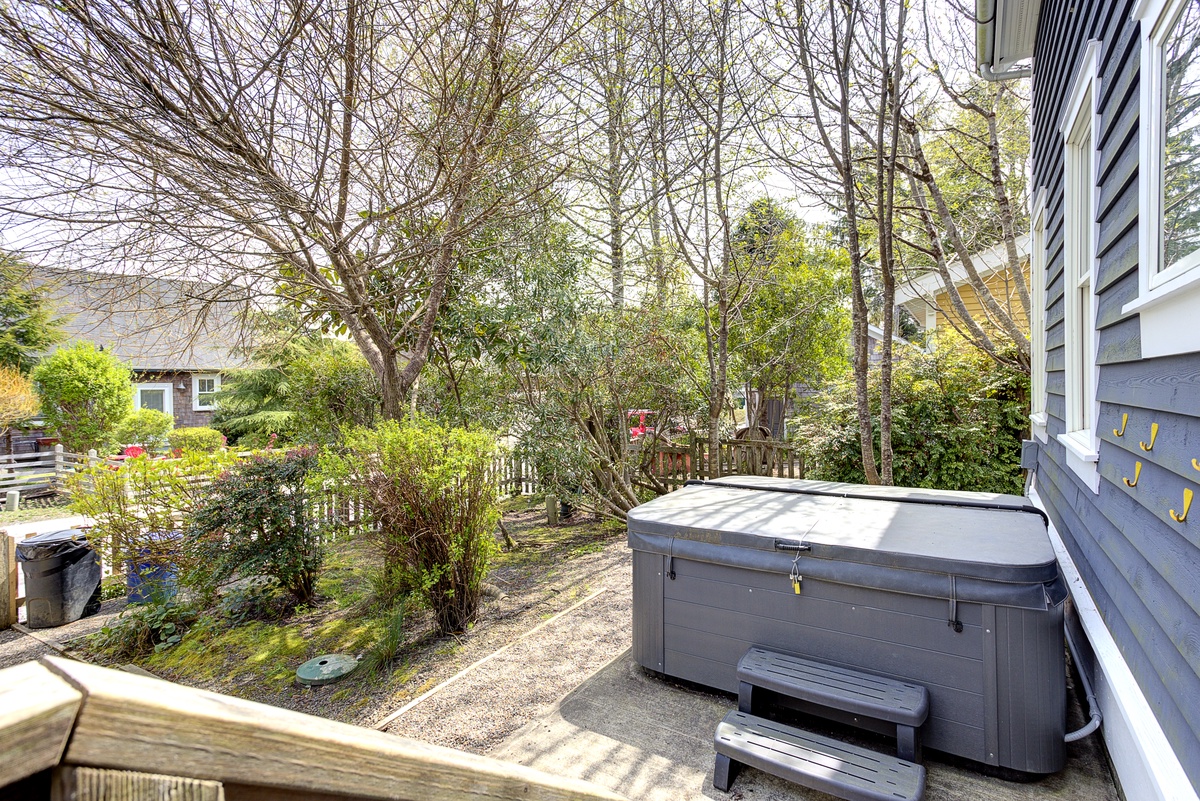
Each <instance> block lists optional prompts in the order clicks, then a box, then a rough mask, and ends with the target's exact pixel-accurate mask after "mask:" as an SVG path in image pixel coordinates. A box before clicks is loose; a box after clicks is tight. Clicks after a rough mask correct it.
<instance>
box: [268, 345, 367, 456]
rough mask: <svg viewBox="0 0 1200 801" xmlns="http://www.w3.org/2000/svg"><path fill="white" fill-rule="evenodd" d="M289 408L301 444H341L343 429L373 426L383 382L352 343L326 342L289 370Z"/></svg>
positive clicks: (291, 365) (293, 363) (298, 360)
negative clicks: (380, 383)
mask: <svg viewBox="0 0 1200 801" xmlns="http://www.w3.org/2000/svg"><path fill="white" fill-rule="evenodd" d="M287 375H288V405H289V407H290V408H291V409H292V410H293V411H294V412H295V418H294V420H295V431H296V437H297V438H298V439H299V440H300V441H302V442H310V443H327V442H337V441H338V439H339V437H340V436H341V432H342V429H343V428H350V427H352V426H372V425H374V424H375V421H376V419H377V418H378V416H379V402H380V389H379V379H378V378H376V376H375V372H374V371H373V370H372V369H371V366H370V365H369V364H367V360H366V359H364V358H363V357H362V354H361V353H360V352H359V351H358V348H356V347H354V345H352V344H350V343H349V342H341V341H337V340H333V341H325V342H322V343H321V344H320V346H318V347H316V348H314V349H313V350H312V351H310V352H308V353H306V354H305V355H304V356H303V357H302V358H298V359H296V360H295V361H293V362H292V363H291V364H289V365H288V369H287Z"/></svg>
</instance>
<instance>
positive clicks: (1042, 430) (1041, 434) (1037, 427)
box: [1029, 412, 1049, 445]
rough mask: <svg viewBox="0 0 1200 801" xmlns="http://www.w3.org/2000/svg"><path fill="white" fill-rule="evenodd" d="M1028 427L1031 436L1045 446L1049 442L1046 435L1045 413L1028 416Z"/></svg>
mask: <svg viewBox="0 0 1200 801" xmlns="http://www.w3.org/2000/svg"><path fill="white" fill-rule="evenodd" d="M1029 425H1030V430H1031V431H1032V432H1033V435H1034V436H1035V437H1037V438H1038V439H1039V440H1041V442H1042V444H1043V445H1045V444H1046V442H1048V441H1049V437H1048V436H1047V435H1046V413H1045V412H1038V413H1037V414H1031V415H1029Z"/></svg>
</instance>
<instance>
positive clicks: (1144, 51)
mask: <svg viewBox="0 0 1200 801" xmlns="http://www.w3.org/2000/svg"><path fill="white" fill-rule="evenodd" d="M1186 2H1188V0H1139V2H1137V3H1135V4H1134V7H1133V13H1132V15H1131V16H1132V18H1133V19H1134V20H1135V21H1136V22H1139V23H1141V39H1142V42H1141V44H1142V46H1141V76H1140V78H1139V83H1140V86H1141V89H1140V93H1141V98H1140V99H1141V106H1140V118H1139V119H1140V121H1139V126H1140V130H1139V131H1138V142H1139V149H1140V152H1139V154H1138V155H1139V161H1138V163H1139V164H1140V165H1141V166H1140V168H1139V170H1138V297H1137V298H1136V299H1134V300H1132V301H1130V302H1129V303H1126V304H1125V305H1124V306H1123V307H1122V308H1121V312H1122V314H1134V313H1137V314H1138V315H1139V316H1140V317H1141V336H1142V357H1143V358H1153V357H1155V356H1170V355H1173V354H1177V353H1192V352H1194V351H1200V327H1197V326H1196V325H1194V320H1189V317H1191V318H1194V316H1195V309H1196V307H1197V304H1198V303H1200V269H1197V266H1198V265H1200V251H1198V252H1196V253H1192V254H1189V256H1187V257H1186V258H1185V259H1183V260H1182V261H1181V262H1180V263H1178V264H1175V265H1172V266H1171V267H1170V268H1168V269H1166V270H1161V271H1160V270H1159V269H1158V267H1159V263H1160V261H1161V260H1162V238H1163V234H1162V214H1161V211H1162V209H1161V206H1162V169H1161V166H1151V165H1161V163H1162V125H1161V120H1162V100H1161V97H1162V44H1163V40H1164V39H1165V38H1166V34H1167V25H1166V24H1165V23H1167V22H1168V21H1172V20H1174V18H1175V17H1176V15H1177V14H1178V12H1179V11H1180V10H1181V9H1182V7H1183V6H1184V4H1185V3H1186Z"/></svg>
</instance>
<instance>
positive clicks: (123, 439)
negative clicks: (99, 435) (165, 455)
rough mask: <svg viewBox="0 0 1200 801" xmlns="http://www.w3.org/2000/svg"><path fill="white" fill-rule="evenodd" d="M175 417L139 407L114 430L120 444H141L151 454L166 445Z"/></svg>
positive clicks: (160, 450)
mask: <svg viewBox="0 0 1200 801" xmlns="http://www.w3.org/2000/svg"><path fill="white" fill-rule="evenodd" d="M174 427H175V418H173V417H171V415H169V414H167V413H165V412H160V411H158V410H157V409H138V410H137V411H136V412H132V413H131V414H130V415H129V416H128V417H126V418H125V419H124V420H122V421H121V423H120V425H118V426H117V428H116V430H115V431H113V439H115V440H116V442H117V444H118V445H140V446H141V447H142V448H144V449H145V450H146V452H147V453H149V454H150V455H151V456H154V455H155V454H157V453H160V452H162V450H163V448H165V447H166V444H167V438H168V437H169V436H170V434H171V429H173V428H174Z"/></svg>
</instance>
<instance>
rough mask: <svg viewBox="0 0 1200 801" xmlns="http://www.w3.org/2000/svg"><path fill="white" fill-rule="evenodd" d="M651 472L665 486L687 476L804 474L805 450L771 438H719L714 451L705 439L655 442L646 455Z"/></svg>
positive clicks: (673, 485) (676, 486)
mask: <svg viewBox="0 0 1200 801" xmlns="http://www.w3.org/2000/svg"><path fill="white" fill-rule="evenodd" d="M647 464H648V466H649V472H650V475H651V476H653V477H654V478H655V479H657V480H658V481H659V482H661V483H662V484H663V485H664V486H665V487H666V488H667V489H668V490H675V489H679V487H682V486H683V484H684V482H686V481H688V480H689V479H707V478H720V477H721V476H775V477H778V478H804V454H803V453H802V452H801V451H800V450H799V449H797V448H795V447H792V446H791V445H786V444H784V443H782V442H774V441H770V440H739V439H731V440H721V441H720V444H719V446H718V448H717V450H716V451H713V450H712V449H711V448H710V447H709V445H708V443H707V442H704V441H702V440H697V441H695V442H693V443H691V444H690V445H658V446H657V447H655V448H654V450H653V452H652V453H650V454H649V455H648V461H647Z"/></svg>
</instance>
